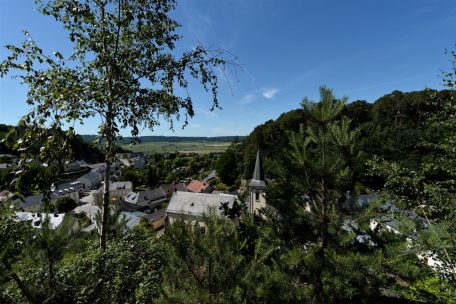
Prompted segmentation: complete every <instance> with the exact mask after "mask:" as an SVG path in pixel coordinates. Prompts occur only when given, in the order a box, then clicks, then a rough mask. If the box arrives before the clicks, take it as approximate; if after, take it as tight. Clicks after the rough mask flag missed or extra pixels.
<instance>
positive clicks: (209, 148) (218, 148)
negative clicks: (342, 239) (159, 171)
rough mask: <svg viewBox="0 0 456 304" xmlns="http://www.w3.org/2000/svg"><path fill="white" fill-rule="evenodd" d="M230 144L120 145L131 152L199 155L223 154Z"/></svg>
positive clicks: (172, 143) (156, 143)
mask: <svg viewBox="0 0 456 304" xmlns="http://www.w3.org/2000/svg"><path fill="white" fill-rule="evenodd" d="M230 144H231V142H211V141H188V142H146V143H140V144H136V145H125V144H123V145H120V146H121V147H122V148H124V149H127V150H130V151H133V152H143V153H144V154H149V153H154V152H158V153H167V152H176V151H177V152H179V153H199V154H206V153H211V152H224V151H225V150H226V149H227V148H228V146H229V145H230Z"/></svg>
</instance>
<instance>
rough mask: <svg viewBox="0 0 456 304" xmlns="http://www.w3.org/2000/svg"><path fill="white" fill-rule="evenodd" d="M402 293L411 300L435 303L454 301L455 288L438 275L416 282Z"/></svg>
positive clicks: (448, 303) (455, 297)
mask: <svg viewBox="0 0 456 304" xmlns="http://www.w3.org/2000/svg"><path fill="white" fill-rule="evenodd" d="M402 295H403V296H404V297H405V298H406V299H409V300H411V301H417V302H419V301H423V300H426V301H428V303H435V304H454V303H456V289H454V287H453V286H451V285H450V284H449V282H448V281H445V280H442V279H441V278H438V277H430V278H426V279H423V280H421V281H418V282H416V283H415V284H413V285H412V286H410V287H409V288H407V289H404V290H402Z"/></svg>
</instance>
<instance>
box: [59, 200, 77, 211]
mask: <svg viewBox="0 0 456 304" xmlns="http://www.w3.org/2000/svg"><path fill="white" fill-rule="evenodd" d="M54 206H55V209H56V210H57V212H58V213H67V212H69V211H71V210H73V209H74V208H76V207H77V205H76V202H75V201H74V199H72V198H71V197H68V196H61V197H59V198H58V199H57V201H56V202H55V204H54Z"/></svg>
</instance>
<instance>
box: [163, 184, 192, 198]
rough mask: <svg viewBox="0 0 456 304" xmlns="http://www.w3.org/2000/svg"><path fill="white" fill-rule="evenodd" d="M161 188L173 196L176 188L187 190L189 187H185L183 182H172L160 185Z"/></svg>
mask: <svg viewBox="0 0 456 304" xmlns="http://www.w3.org/2000/svg"><path fill="white" fill-rule="evenodd" d="M160 188H162V189H163V191H165V193H166V195H167V196H169V197H171V195H173V192H174V189H176V190H177V191H184V192H185V191H187V188H185V184H183V183H177V184H176V183H171V184H163V185H161V186H160Z"/></svg>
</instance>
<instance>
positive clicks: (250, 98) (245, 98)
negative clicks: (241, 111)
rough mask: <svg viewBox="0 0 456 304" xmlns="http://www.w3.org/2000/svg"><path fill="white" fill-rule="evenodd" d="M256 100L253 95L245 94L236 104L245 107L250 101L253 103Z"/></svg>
mask: <svg viewBox="0 0 456 304" xmlns="http://www.w3.org/2000/svg"><path fill="white" fill-rule="evenodd" d="M255 98H256V96H255V94H250V93H249V94H246V95H244V96H243V97H242V98H241V99H240V100H239V101H238V103H239V104H241V105H245V104H248V103H251V102H252V101H254V100H255Z"/></svg>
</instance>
